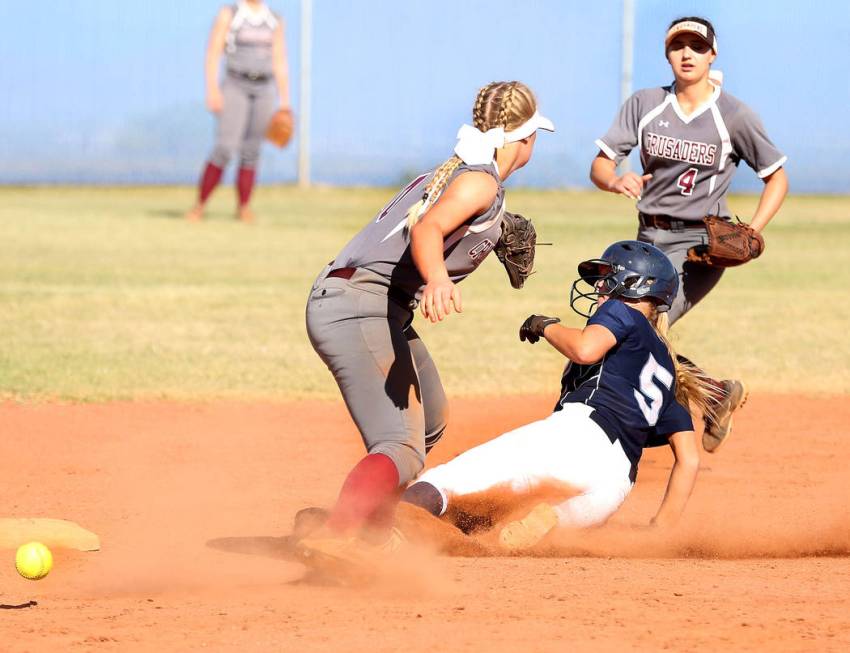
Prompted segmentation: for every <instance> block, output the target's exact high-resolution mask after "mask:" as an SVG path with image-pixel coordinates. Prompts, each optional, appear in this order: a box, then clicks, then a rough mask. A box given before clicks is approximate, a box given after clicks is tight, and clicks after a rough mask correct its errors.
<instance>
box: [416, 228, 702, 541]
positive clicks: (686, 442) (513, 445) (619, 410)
mask: <svg viewBox="0 0 850 653" xmlns="http://www.w3.org/2000/svg"><path fill="white" fill-rule="evenodd" d="M578 270H579V274H580V278H579V279H577V280H576V282H575V283H574V284H573V293H572V295H573V296H572V298H571V301H570V305H571V307H572V308H573V309H574V310H576V311H577V312H579V313H580V314H581V315H585V316H588V315H590V314H591V310H592V309H593V305H591V306H590V307H589V308H590V309H591V310H587V311H582V310H581V308H580V307H579V303H580V302H581V301H582V298H587V299H590V300H592V301H593V302H596V310H595V312H593V313H592V316H591V317H590V319H589V320H588V321H587V326H585V328H584V329H573V328H567V327H564V326H562V325H560V324H558V322H560V320H559V319H558V318H550V317H546V316H543V315H532V316H530V317H529V318H528V319H527V320H526V321H525V322H524V323H523V325H522V327H521V328H520V339H521V340H528V341H529V342H531V343H534V342H537V340H538V339H539V338H545V339H546V340H547V341H548V342H549V344H551V345H552V346H553V347H554V348H555V349H557V350H558V351H560V352H561V353H562V354H564V356H566V357H567V358H568V359H569V360H570V363H569V364H568V365H567V367H566V370H565V372H564V375H563V378H562V382H561V396H560V399H559V400H558V403H557V405H556V406H555V412H553V413H552V414H551V415H550V416H549V417H547V418H545V419H542V420H540V421H538V422H534V423H532V424H528V425H526V426H522V427H520V428H518V429H516V430H514V431H510V432H509V433H505V434H504V435H501V436H499V437H497V438H496V439H494V440H491V441H490V442H487V443H485V444H483V445H481V446H478V447H475V448H474V449H471V450H469V451H467V452H466V453H463V454H461V455H460V456H458V457H457V458H455V459H453V460H452V461H450V462H448V463H446V464H444V465H440V466H438V467H435V468H433V469H430V470H428V471H426V472H425V473H424V474H422V476H421V477H420V478H419V480H418V481H417V482H416V483H414V484H412V485H411V486H410V487H409V488H408V489H407V490H406V492H405V494H404V500H405V501H408V502H410V503H413V504H416V505H418V506H420V507H423V508H425V509H426V510H428V511H429V512H431V513H432V514H434V515H438V516H439V515H443V514H444V513H445V512H446V510H447V508H448V507H449V506H450V504H452V502H453V501H455V500H456V499H457V498H458V497H461V496H464V495H470V494H475V493H478V492H484V491H487V490H492V489H496V488H499V487H504V486H508V487H510V489H512V490H513V491H515V492H516V493H517V494H520V495H522V494H525V493H527V492H531V491H533V490H534V489H536V488H538V487H540V486H541V485H543V484H547V485H549V484H553V483H554V484H563V485H565V486H568V487H569V488H570V489H571V490H572V491H573V492H574V493H575V494H574V495H573V496H571V497H570V498H569V499H567V500H566V501H564V502H562V503H560V504H558V505H555V506H552V505H550V504H548V503H544V504H540V505H539V506H537V507H536V508H535V509H534V510H533V511H532V512H531V513H530V514H529V515H528V516H526V517H525V518H524V519H522V520H519V521H517V522H513V523H510V524H508V525H507V526H505V527H504V528H503V529H502V531H501V532H500V541H501V543H502V545H504V546H505V547H506V548H509V549H524V548H527V547H530V546H533V545H534V544H536V543H537V542H539V541H540V539H542V538H543V537H544V536H545V535H546V534H547V533H548V532H549V531H551V530H552V529H553V528H555V527H556V526H567V527H586V526H592V525H595V524H600V523H603V522H604V521H606V520H607V519H608V518H609V517H610V516H611V515H612V514H613V513H614V512H615V511H616V510H617V509H618V508H619V507H620V505H621V504H622V503H623V501H624V500H625V498H626V496H627V495H628V494H629V492H630V490H631V488H632V485H633V483H634V481H635V478H636V474H637V466H638V461H639V460H640V457H641V453H642V450H643V448H644V447H645V446H653V445H656V444H660V443H667V442H669V444H670V446H671V448H672V449H673V453H674V455H675V463H674V465H673V470H672V472H671V474H670V480H669V482H668V486H667V492H666V494H665V496H664V500H663V501H662V503H661V507H660V509H659V510H658V513H657V515H656V516H655V518H654V520H653V521H654V523H657V524H659V525H667V524H670V523H672V522H673V521H675V520H676V519H677V518H678V517H679V515H680V514H681V512H682V511H683V509H684V507H685V503H686V502H687V500H688V497H689V496H690V493H691V490H692V488H693V486H694V482H695V480H696V475H697V470H698V467H699V451H698V449H697V445H696V439H695V437H694V433H693V423H692V421H691V417H690V414H689V412H688V410H687V409H686V408H685V406H689V405H692V406H694V407H698V408H699V409H700V410H710V399H709V397H708V393H707V390H706V388H705V386H704V385H703V384H702V382H701V381H700V379H699V378H698V377H695V376H694V374H693V371H691V370H689V369H686V368H684V367H681V366H679V365H677V364H676V363H675V362H674V361H675V357H674V355H673V352H672V350H671V348H670V345H669V343H668V341H667V340H666V335H665V334H666V329H667V324H668V320H667V311H669V309H670V307H671V305H672V304H673V301H674V299H675V297H676V293H677V291H678V287H679V277H678V274H677V272H676V269H675V268H674V267H673V265H672V263H671V262H670V260H669V259H668V258H667V257H666V256H665V255H664V254H663V253H662V252H661V251H660V250H659V249H657V248H656V247H653V246H652V245H649V244H646V243H642V242H638V241H622V242H618V243H615V244H613V245H611V246H610V247H608V249H606V250H605V252H604V253H603V255H602V257H601V258H599V259H593V260H589V261H584V262H583V263H581V264H580V265H579V267H578ZM580 282H587V283H588V284H590V286H591V289H590V291H589V292H588V291H581V290H580V287H579V283H580Z"/></svg>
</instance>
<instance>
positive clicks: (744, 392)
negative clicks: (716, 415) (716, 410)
mask: <svg viewBox="0 0 850 653" xmlns="http://www.w3.org/2000/svg"><path fill="white" fill-rule="evenodd" d="M738 383H740V384H741V399H740V400H738V403H737V404H735V405H734V406H733V407H732V410H730V411H729V426H727V427H726V435H724V436H723V439H722V440H720V442H719V443H718V444H717V446H716V447H714V449H712V450H711V451H708V453H717V452H718V451H720V447H722V446H723V445H724V444H726V442H728V440H729V438H731V437H732V423H733V421H734V419H735V418H734V415H735V413H736V412H737V411H738V410H740V409H741V408H743V406H744V404H745V403H747V399H749V398H750V389H749V388H748V387H747V384H746V383H744V382H743V381H738Z"/></svg>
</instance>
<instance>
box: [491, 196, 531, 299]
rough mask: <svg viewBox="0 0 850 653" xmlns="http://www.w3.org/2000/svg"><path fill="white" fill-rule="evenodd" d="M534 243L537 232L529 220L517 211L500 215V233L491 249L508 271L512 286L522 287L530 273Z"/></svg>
mask: <svg viewBox="0 0 850 653" xmlns="http://www.w3.org/2000/svg"><path fill="white" fill-rule="evenodd" d="M536 244H537V232H536V231H535V230H534V225H533V224H531V220H528V219H526V218H524V217H522V216H521V215H520V214H519V213H509V212H508V211H505V213H504V215H503V216H502V235H501V236H499V242H497V243H496V247H495V248H494V249H493V251H495V252H496V256H497V257H498V258H499V260H500V261H501V262H502V265H504V266H505V270H507V271H508V278H509V279H510V280H511V285H512V286H513V287H514V288H517V289H519V288H522V284H524V283H525V280H526V279H528V277H529V275H530V274H531V269H532V268H533V267H534V247H535V245H536Z"/></svg>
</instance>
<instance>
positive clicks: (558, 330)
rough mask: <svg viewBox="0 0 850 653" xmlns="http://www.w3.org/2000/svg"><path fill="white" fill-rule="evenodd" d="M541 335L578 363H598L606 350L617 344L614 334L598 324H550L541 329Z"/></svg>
mask: <svg viewBox="0 0 850 653" xmlns="http://www.w3.org/2000/svg"><path fill="white" fill-rule="evenodd" d="M543 337H544V338H546V341H547V342H548V343H549V344H550V345H552V346H553V347H554V348H555V349H557V350H558V351H559V352H561V353H562V354H563V355H564V356H566V357H567V358H569V359H570V360H571V361H573V362H574V363H578V364H579V365H591V364H593V363H598V362H599V361H600V360H602V357H603V356H605V354H607V353H608V350H609V349H611V347H613V346H614V345H616V344H617V339H616V338H615V337H614V334H613V333H611V332H610V331H609V330H608V329H606V328H605V327H604V326H600V325H598V324H590V325H588V326H586V327H585V328H584V329H575V328H572V327H565V326H563V325H561V324H550V325H548V326H547V327H546V328H545V329H543Z"/></svg>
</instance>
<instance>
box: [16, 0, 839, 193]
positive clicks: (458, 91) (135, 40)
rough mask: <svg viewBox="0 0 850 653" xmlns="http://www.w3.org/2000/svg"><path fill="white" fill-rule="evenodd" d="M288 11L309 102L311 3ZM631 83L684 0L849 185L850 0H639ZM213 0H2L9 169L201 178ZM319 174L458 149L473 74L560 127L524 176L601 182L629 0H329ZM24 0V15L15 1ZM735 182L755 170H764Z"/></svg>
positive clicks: (731, 85)
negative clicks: (303, 48) (532, 96)
mask: <svg viewBox="0 0 850 653" xmlns="http://www.w3.org/2000/svg"><path fill="white" fill-rule="evenodd" d="M269 4H270V5H271V6H272V8H274V9H275V10H276V11H278V12H279V13H280V14H282V15H283V16H284V18H285V19H286V22H287V25H286V37H287V47H288V50H289V58H290V72H291V82H292V91H293V93H292V94H293V100H294V102H295V106H296V107H297V102H298V70H299V47H300V34H299V23H300V15H299V12H300V3H299V2H298V0H270V2H269ZM635 4H636V31H635V52H634V60H635V71H634V88H641V87H644V86H652V85H659V84H666V83H668V82H669V81H670V78H671V74H670V69H669V66H668V64H667V63H666V61H665V59H664V56H663V45H662V41H663V35H664V30H665V27H666V25H667V24H668V22H669V21H670V20H671V19H673V18H675V17H676V16H678V15H682V14H689V13H695V14H698V15H705V16H707V17H709V18H710V19H711V20H712V21H713V22H714V24H715V26H716V27H717V31H718V41H719V47H720V56H719V57H718V60H717V62H716V64H715V67H716V68H719V69H721V70H723V71H724V73H725V75H726V82H725V84H724V88H725V89H726V90H727V91H728V92H730V93H732V94H734V95H736V96H738V97H739V98H741V99H742V100H744V101H745V102H747V103H748V104H750V105H751V106H752V107H753V108H755V109H756V111H757V112H758V113H759V114H760V115H761V117H762V119H763V120H764V122H765V124H766V125H767V128H768V132H769V133H770V135H771V137H772V138H773V139H774V141H775V142H776V143H777V144H778V145H779V147H780V148H781V149H782V150H784V151H785V152H786V153H787V154H788V156H789V163H788V166H787V169H788V172H789V175H790V177H791V180H792V187H793V190H794V191H798V192H833V193H847V192H850V174H849V173H848V171H847V161H848V160H850V121H848V117H847V114H848V108H850V73H848V71H847V47H848V36H847V26H848V24H850V3H847V2H845V0H819V1H817V2H809V3H800V2H799V1H798V0H773V1H767V0H754V1H752V2H729V1H724V0H705V1H702V2H695V1H689V0H679V1H675V2H674V1H672V0H636V3H635ZM220 5H221V2H219V1H217V0H180V1H179V2H174V1H173V0H147V1H146V2H144V3H141V2H115V0H45V1H43V2H41V3H39V4H37V5H33V6H32V7H37V9H38V12H37V15H35V17H34V14H35V12H34V11H33V10H32V9H26V10H25V9H23V8H22V5H20V3H17V2H14V3H13V2H12V1H11V0H0V13H2V14H3V15H5V16H7V23H6V30H5V33H4V37H3V39H0V61H2V62H3V64H2V65H0V88H2V89H4V91H5V93H4V98H3V101H2V102H0V183H5V184H10V183H53V182H61V183H107V184H108V183H139V184H143V183H186V182H194V181H195V180H196V178H197V176H198V173H199V170H200V167H201V165H202V162H203V161H204V159H205V158H206V156H207V154H208V153H209V150H210V149H211V147H212V137H213V118H212V117H211V116H210V115H209V114H208V113H206V111H205V109H204V104H203V101H204V85H203V59H204V50H205V47H206V40H207V36H208V32H209V29H210V27H211V25H212V21H213V18H214V16H215V13H216V11H217V9H218V8H219V6H220ZM313 7H314V9H313V12H314V29H313V45H314V47H313V80H312V84H313V123H312V130H311V140H312V158H313V167H312V177H313V180H314V181H316V182H321V183H331V184H394V183H396V182H398V181H399V180H400V179H402V178H405V177H408V176H409V175H410V174H412V173H414V172H416V171H419V170H423V169H426V168H428V167H430V166H432V165H433V164H434V163H436V162H438V161H440V160H442V159H443V158H445V157H446V156H447V155H448V154H449V153H450V151H451V147H452V145H453V143H454V134H455V132H456V130H457V127H458V126H459V125H460V124H461V123H462V122H465V121H468V120H469V112H470V107H471V104H472V101H473V99H474V95H475V92H476V90H477V88H478V87H479V86H481V85H483V84H484V83H486V82H488V81H490V80H493V79H521V80H523V81H525V82H526V83H528V84H529V85H530V86H531V87H532V88H533V89H534V90H535V91H536V93H537V95H538V96H539V100H540V104H541V109H542V110H543V111H544V112H545V113H546V114H547V115H549V116H550V117H551V118H552V119H553V120H554V121H555V123H556V125H557V127H558V132H557V134H555V135H552V136H549V135H546V136H545V137H542V138H540V139H539V140H538V149H537V153H536V158H535V160H534V161H533V163H532V165H530V166H529V167H528V168H527V169H526V170H523V171H522V173H521V174H519V175H516V179H515V183H518V184H521V185H529V186H539V187H583V186H588V185H589V182H588V181H587V171H588V167H589V163H590V160H591V159H592V157H593V156H594V154H595V152H596V149H595V147H594V145H593V140H594V139H595V138H597V137H598V136H599V135H601V134H602V133H604V131H605V130H606V129H607V127H608V125H609V123H610V121H611V120H612V118H613V116H614V114H615V113H616V111H617V108H618V105H619V101H620V100H619V84H620V59H621V50H620V38H621V21H622V16H621V12H622V2H621V0H597V1H596V2H587V1H586V0H585V1H582V2H573V1H568V0H537V1H534V0H525V1H524V2H516V0H406V1H401V2H400V1H399V0H357V1H356V2H343V1H342V0H314V4H313ZM16 15H20V18H14V19H12V18H9V17H14V16H16ZM295 176H296V147H295V146H293V147H290V148H289V149H287V150H286V151H283V152H280V151H277V150H274V149H272V148H271V147H267V148H266V149H265V151H264V157H263V162H262V167H261V179H263V180H264V181H266V182H291V181H294V180H295ZM734 187H735V188H737V189H739V190H743V189H757V188H758V187H760V182H759V181H758V180H757V179H756V178H755V175H754V174H750V173H749V172H744V173H741V174H739V175H738V176H737V179H736V182H735V186H734Z"/></svg>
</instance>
